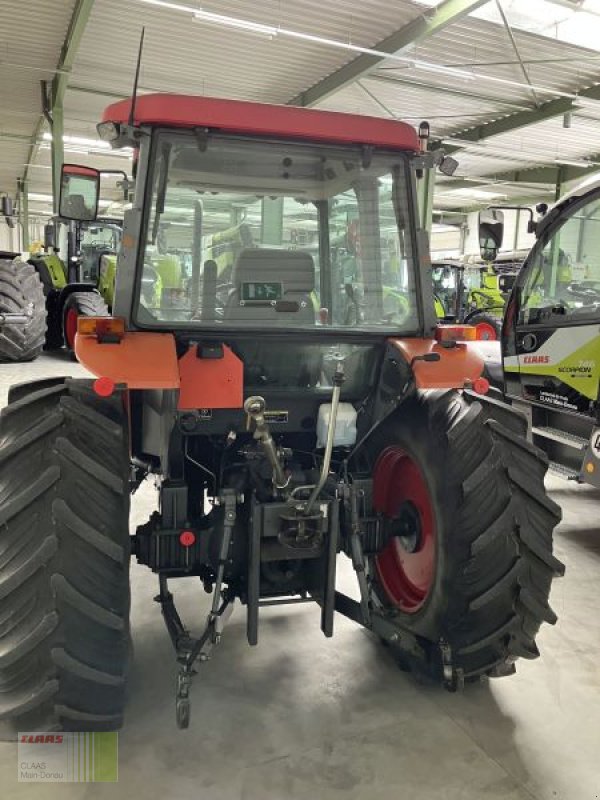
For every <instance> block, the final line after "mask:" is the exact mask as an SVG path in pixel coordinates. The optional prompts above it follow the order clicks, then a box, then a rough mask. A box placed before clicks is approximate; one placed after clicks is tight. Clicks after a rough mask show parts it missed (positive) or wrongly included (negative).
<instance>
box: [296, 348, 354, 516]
mask: <svg viewBox="0 0 600 800" xmlns="http://www.w3.org/2000/svg"><path fill="white" fill-rule="evenodd" d="M344 380H345V376H344V365H343V364H342V362H341V361H340V362H339V363H338V365H337V367H336V369H335V374H334V376H333V394H332V396H331V414H330V415H329V427H328V429H327V441H326V442H325V454H324V456H323V465H322V467H321V475H320V477H319V480H318V482H317V485H316V486H315V488H314V489H313V490H312V492H311V494H310V497H309V498H308V500H307V503H306V506H305V508H304V513H305V514H310V512H311V510H312V507H313V505H314V504H315V501H316V499H317V497H318V496H319V494H320V493H321V490H322V489H323V487H324V486H325V482H326V481H327V476H328V475H329V467H330V466H331V453H332V451H333V439H334V436H335V424H336V421H337V413H338V406H339V404H340V394H341V392H342V384H343V383H344Z"/></svg>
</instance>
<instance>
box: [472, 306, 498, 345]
mask: <svg viewBox="0 0 600 800" xmlns="http://www.w3.org/2000/svg"><path fill="white" fill-rule="evenodd" d="M465 323H467V324H468V325H475V326H476V327H477V325H482V326H487V327H488V328H489V329H490V331H491V330H493V331H494V332H495V340H497V341H500V336H501V335H502V320H501V319H500V317H495V316H494V315H493V314H486V313H485V311H477V312H475V313H474V314H469V315H468V316H467V317H466V318H465ZM486 338H489V340H490V341H494V339H492V337H491V336H490V337H486Z"/></svg>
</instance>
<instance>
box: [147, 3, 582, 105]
mask: <svg viewBox="0 0 600 800" xmlns="http://www.w3.org/2000/svg"><path fill="white" fill-rule="evenodd" d="M137 1H138V2H139V3H145V4H146V5H150V6H156V7H158V8H165V9H167V10H169V11H179V12H181V13H184V14H190V15H191V16H192V18H193V19H196V20H204V21H205V22H209V23H210V24H213V25H223V26H225V27H230V28H238V29H239V30H241V31H246V32H248V33H261V34H264V35H266V36H269V37H270V38H273V37H275V36H287V37H288V38H290V39H298V40H300V41H303V42H311V43H313V44H322V45H324V46H326V47H335V48H337V49H340V50H348V51H350V52H352V53H358V54H360V55H368V56H375V57H377V58H380V59H382V60H385V61H400V62H402V63H403V64H408V65H410V66H414V67H415V68H417V69H422V70H425V71H430V72H443V74H444V75H453V76H455V77H457V78H466V79H467V80H475V79H477V80H480V81H489V82H491V83H497V84H500V85H502V86H516V87H519V88H522V89H526V90H527V91H531V89H532V88H533V89H535V91H536V92H540V93H541V94H549V95H553V96H554V97H566V98H568V99H570V100H575V99H577V98H576V95H574V94H569V93H566V92H560V91H557V90H556V89H549V88H548V87H546V86H530V85H529V84H527V83H520V82H519V81H511V80H508V79H507V78H497V77H494V76H492V75H482V74H481V73H478V72H468V71H466V70H463V69H458V68H456V67H448V66H445V65H444V64H434V63H432V62H429V61H420V60H418V61H415V59H414V58H410V57H409V56H401V55H398V54H397V53H386V52H384V51H383V50H375V49H373V48H371V47H360V46H359V45H356V44H351V43H350V42H340V41H339V40H338V39H329V38H328V37H325V36H316V35H314V34H312V33H302V32H301V31H294V30H290V29H289V28H282V27H280V26H277V27H276V26H273V25H263V24H262V23H259V22H252V21H251V20H247V19H242V18H241V17H230V16H227V15H225V14H215V13H213V12H212V11H203V10H202V9H199V8H194V7H193V6H186V5H182V4H181V3H171V2H168V0H137Z"/></svg>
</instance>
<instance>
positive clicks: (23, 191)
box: [19, 181, 29, 252]
mask: <svg viewBox="0 0 600 800" xmlns="http://www.w3.org/2000/svg"><path fill="white" fill-rule="evenodd" d="M28 194H29V182H28V181H19V222H20V224H21V249H22V251H23V252H27V251H28V250H29V197H28Z"/></svg>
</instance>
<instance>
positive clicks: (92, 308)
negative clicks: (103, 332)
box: [62, 289, 110, 353]
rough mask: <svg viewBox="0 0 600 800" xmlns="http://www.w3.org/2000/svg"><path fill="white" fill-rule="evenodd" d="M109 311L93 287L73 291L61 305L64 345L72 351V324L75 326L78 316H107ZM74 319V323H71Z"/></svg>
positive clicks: (73, 342) (73, 339) (73, 341)
mask: <svg viewBox="0 0 600 800" xmlns="http://www.w3.org/2000/svg"><path fill="white" fill-rule="evenodd" d="M109 316H110V311H109V310H108V306H107V305H106V303H105V302H104V300H103V298H102V295H101V294H100V293H99V292H97V291H96V290H95V289H94V290H92V291H89V292H73V294H70V295H69V296H68V297H67V299H66V300H65V304H64V306H63V313H62V319H63V339H64V343H65V347H66V348H67V350H68V351H69V352H70V353H73V351H74V347H75V336H74V334H73V327H72V326H73V324H75V328H76V325H77V323H76V320H77V318H79V317H109ZM73 319H75V323H73V321H72V320H73Z"/></svg>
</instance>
